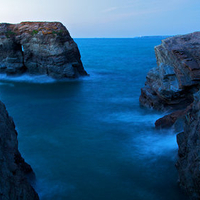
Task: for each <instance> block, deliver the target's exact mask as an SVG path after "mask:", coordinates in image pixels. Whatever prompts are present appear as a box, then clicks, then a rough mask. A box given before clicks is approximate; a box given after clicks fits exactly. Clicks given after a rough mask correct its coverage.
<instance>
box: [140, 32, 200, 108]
mask: <svg viewBox="0 0 200 200" xmlns="http://www.w3.org/2000/svg"><path fill="white" fill-rule="evenodd" d="M155 53H156V58H157V67H155V68H153V69H152V70H150V71H149V73H148V75H147V81H146V83H145V87H144V88H142V91H141V96H140V103H141V104H142V105H143V106H145V107H152V108H155V109H158V110H165V109H183V108H186V107H187V106H188V105H189V104H191V103H192V101H193V93H195V92H197V91H198V90H199V84H200V32H195V33H191V34H188V35H183V36H175V37H171V38H167V39H165V40H163V41H162V44H161V45H159V46H156V47H155Z"/></svg>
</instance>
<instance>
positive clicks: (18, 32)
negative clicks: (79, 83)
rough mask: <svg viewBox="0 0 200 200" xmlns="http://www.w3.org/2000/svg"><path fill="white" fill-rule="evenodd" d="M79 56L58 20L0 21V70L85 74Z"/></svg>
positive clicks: (71, 75) (69, 75)
mask: <svg viewBox="0 0 200 200" xmlns="http://www.w3.org/2000/svg"><path fill="white" fill-rule="evenodd" d="M80 57H81V56H80V52H79V49H78V47H77V45H76V43H75V42H74V40H73V39H72V38H71V36H70V34H69V32H68V31H67V29H66V28H65V27H64V26H63V25H62V24H61V23H59V22H22V23H20V24H7V23H0V73H6V74H8V75H19V74H22V73H28V74H33V75H38V74H47V75H48V76H50V77H53V78H56V79H60V78H76V77H79V76H84V75H87V73H86V71H85V70H84V68H83V65H82V62H81V59H80Z"/></svg>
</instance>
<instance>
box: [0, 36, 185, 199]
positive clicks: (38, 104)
mask: <svg viewBox="0 0 200 200" xmlns="http://www.w3.org/2000/svg"><path fill="white" fill-rule="evenodd" d="M162 39H164V37H142V38H133V39H75V41H76V42H77V44H78V46H79V49H80V52H81V55H82V61H83V64H84V67H85V69H86V71H87V72H88V73H89V74H90V77H86V78H81V79H77V80H69V81H66V82H55V81H53V80H52V79H50V78H49V79H47V78H46V77H44V76H41V77H35V78H33V77H28V76H23V77H20V78H10V79H7V78H6V77H5V76H1V79H2V81H1V83H0V94H1V95H0V99H1V100H2V101H3V102H4V103H5V104H6V107H7V109H8V111H9V113H10V115H11V116H12V117H13V118H14V121H15V123H16V128H17V130H18V133H19V136H18V139H19V149H20V152H21V153H22V156H23V157H24V158H25V160H26V161H27V162H28V163H29V164H31V166H32V168H33V170H34V171H35V174H36V178H37V180H36V186H35V187H36V190H37V192H38V193H39V195H40V198H41V200H184V199H186V198H184V196H183V195H182V191H181V190H179V188H178V186H177V177H178V174H177V171H176V168H175V162H176V159H177V144H176V136H175V134H174V133H173V131H172V130H155V128H154V122H155V120H156V119H158V118H159V117H161V116H162V113H159V112H156V111H152V110H148V109H144V108H141V107H140V105H139V95H140V88H141V87H143V86H144V83H145V77H146V74H147V72H148V71H149V69H151V68H152V67H154V66H156V59H155V55H154V46H155V45H158V44H160V43H161V40H162Z"/></svg>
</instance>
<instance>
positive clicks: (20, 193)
mask: <svg viewBox="0 0 200 200" xmlns="http://www.w3.org/2000/svg"><path fill="white" fill-rule="evenodd" d="M27 175H34V174H33V171H32V168H31V167H30V165H28V164H27V163H26V162H25V161H24V159H23V158H22V157H21V154H20V153H19V151H18V141H17V132H16V130H15V125H14V122H13V120H12V118H11V117H10V116H9V115H8V113H7V111H6V108H5V106H4V104H3V103H2V102H0V177H1V178H0V199H1V200H8V199H10V200H38V199H39V197H38V195H37V193H36V192H35V191H34V189H33V188H32V186H31V185H30V183H29V182H28V180H27V178H26V176H27Z"/></svg>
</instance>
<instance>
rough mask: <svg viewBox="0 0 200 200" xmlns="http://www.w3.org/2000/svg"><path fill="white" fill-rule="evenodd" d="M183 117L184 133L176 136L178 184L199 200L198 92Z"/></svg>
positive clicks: (199, 140) (199, 98)
mask: <svg viewBox="0 0 200 200" xmlns="http://www.w3.org/2000/svg"><path fill="white" fill-rule="evenodd" d="M194 96H195V100H194V103H193V104H192V107H191V109H190V110H189V112H188V113H187V114H186V116H185V127H184V132H181V133H179V134H178V135H177V142H178V146H179V151H178V155H179V158H178V161H177V164H176V167H177V169H178V172H179V184H180V186H181V187H182V188H184V189H185V190H186V191H187V192H188V193H189V194H190V195H191V196H192V197H193V199H200V92H198V93H197V94H195V95H194Z"/></svg>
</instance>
